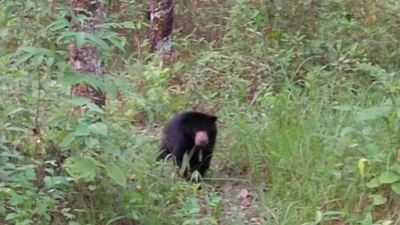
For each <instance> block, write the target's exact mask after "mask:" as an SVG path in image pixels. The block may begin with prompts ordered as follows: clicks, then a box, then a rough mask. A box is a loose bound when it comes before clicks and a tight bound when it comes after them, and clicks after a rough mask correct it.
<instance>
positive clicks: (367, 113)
mask: <svg viewBox="0 0 400 225" xmlns="http://www.w3.org/2000/svg"><path fill="white" fill-rule="evenodd" d="M391 109H392V107H390V106H380V107H371V108H368V109H364V110H361V111H359V112H357V116H358V119H359V120H361V121H367V120H375V119H378V118H380V117H382V116H384V115H385V114H386V113H388V112H389V111H390V110H391Z"/></svg>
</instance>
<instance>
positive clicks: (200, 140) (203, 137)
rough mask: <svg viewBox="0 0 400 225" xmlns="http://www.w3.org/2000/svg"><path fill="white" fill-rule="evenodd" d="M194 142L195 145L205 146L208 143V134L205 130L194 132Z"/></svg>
mask: <svg viewBox="0 0 400 225" xmlns="http://www.w3.org/2000/svg"><path fill="white" fill-rule="evenodd" d="M194 144H195V145H196V146H206V145H207V144H208V135H207V132H205V131H198V132H196V137H195V138H194Z"/></svg>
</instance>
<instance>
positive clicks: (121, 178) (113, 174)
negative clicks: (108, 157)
mask: <svg viewBox="0 0 400 225" xmlns="http://www.w3.org/2000/svg"><path fill="white" fill-rule="evenodd" d="M106 172H107V174H108V176H109V177H110V178H111V179H113V180H114V181H115V182H116V183H117V184H118V185H121V186H122V187H126V177H125V174H124V173H123V171H122V170H121V168H120V167H119V166H117V165H116V164H115V163H113V162H112V163H110V164H107V165H106Z"/></svg>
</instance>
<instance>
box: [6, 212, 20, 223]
mask: <svg viewBox="0 0 400 225" xmlns="http://www.w3.org/2000/svg"><path fill="white" fill-rule="evenodd" d="M18 217H19V216H18V214H16V213H9V214H7V216H6V220H7V221H10V220H13V219H16V218H18Z"/></svg>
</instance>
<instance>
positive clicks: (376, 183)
mask: <svg viewBox="0 0 400 225" xmlns="http://www.w3.org/2000/svg"><path fill="white" fill-rule="evenodd" d="M366 185H367V187H368V188H376V187H379V186H380V185H381V184H380V183H379V180H378V178H374V179H372V180H370V181H369V182H368V183H367V184H366Z"/></svg>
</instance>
